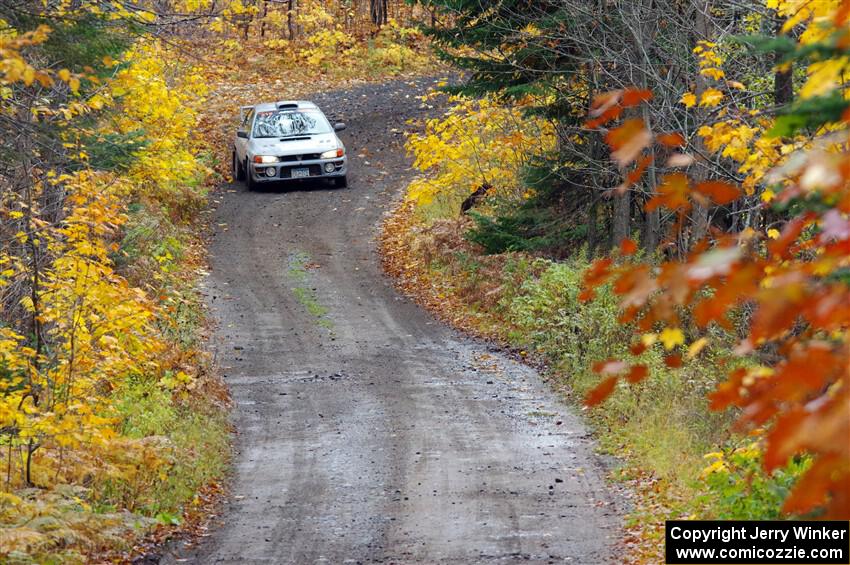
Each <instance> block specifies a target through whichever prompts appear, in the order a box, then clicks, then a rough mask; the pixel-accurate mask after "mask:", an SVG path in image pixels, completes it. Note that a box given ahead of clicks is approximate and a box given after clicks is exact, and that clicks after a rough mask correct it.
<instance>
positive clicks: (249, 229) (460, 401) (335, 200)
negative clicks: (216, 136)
mask: <svg viewBox="0 0 850 565" xmlns="http://www.w3.org/2000/svg"><path fill="white" fill-rule="evenodd" d="M430 82H431V81H426V80H420V81H417V82H416V83H413V82H405V81H398V82H391V83H386V84H383V85H373V86H362V87H356V88H353V89H349V90H346V91H339V92H329V93H326V94H324V95H320V96H315V97H314V99H315V100H316V102H318V103H319V105H320V106H322V107H323V108H324V109H325V110H326V112H327V113H328V114H329V115H331V116H332V119H333V118H337V119H341V120H344V121H346V122H347V123H348V126H349V127H348V129H347V130H346V131H345V132H343V134H342V137H343V139H344V140H345V142H346V144H347V146H348V152H349V155H350V156H351V161H352V168H353V171H352V175H351V182H350V188H348V189H330V188H325V187H321V186H312V187H299V188H297V189H292V190H288V191H284V190H282V189H278V190H272V191H264V192H257V193H249V192H247V191H246V190H245V188H244V187H243V186H242V185H232V186H227V187H224V188H223V190H222V195H221V203H220V205H219V207H218V210H217V212H216V226H217V228H216V232H217V233H216V234H215V236H214V239H213V242H212V247H211V263H212V269H211V275H210V277H209V279H208V286H207V289H206V293H207V295H208V297H207V298H208V301H209V304H210V305H211V307H212V310H213V312H214V315H215V318H216V321H217V324H218V331H217V335H216V339H215V342H214V344H213V345H214V348H215V349H216V351H217V358H218V361H219V363H220V364H221V365H222V366H223V367H224V368H225V370H224V373H225V375H226V381H227V383H228V384H229V386H230V388H231V390H232V393H233V397H234V400H235V404H236V409H235V423H236V427H237V429H238V437H237V440H236V448H237V450H238V452H237V455H236V458H235V470H234V478H233V489H232V496H231V499H230V500H229V501H228V504H227V506H226V511H225V513H224V515H223V516H222V517H221V520H220V524H218V525H217V527H216V528H215V529H213V530H212V535H211V536H210V537H207V538H205V540H204V542H203V543H201V544H200V545H199V546H198V547H196V548H191V549H186V548H183V549H180V550H177V551H176V554H175V555H171V556H170V557H168V558H166V559H165V560H164V561H165V562H174V561H176V560H177V559H181V560H186V562H193V563H203V564H207V563H239V564H247V563H297V564H301V563H305V564H307V563H334V564H336V563H400V564H401V563H463V564H467V563H491V562H494V563H514V562H535V563H563V562H570V563H580V564H583V565H586V564H598V563H607V562H610V561H613V560H614V558H613V557H612V551H613V550H612V549H611V546H612V544H613V541H614V540H615V539H616V536H617V527H618V519H617V517H616V516H615V512H614V510H613V505H612V504H611V499H610V494H608V493H607V491H606V487H605V485H604V483H603V480H602V478H601V477H602V471H601V470H600V466H599V463H598V461H597V460H596V459H595V457H594V456H593V454H592V445H591V444H590V442H589V440H588V438H587V433H586V430H585V429H584V428H583V426H582V425H581V423H580V422H579V420H578V419H577V417H576V416H574V415H572V414H571V413H570V411H569V409H568V408H566V407H565V406H564V405H563V404H562V403H561V402H560V401H559V400H558V399H557V397H556V395H555V394H553V393H552V392H550V391H549V389H548V387H547V385H546V384H545V383H543V382H542V381H541V379H540V377H539V376H538V375H537V374H536V373H535V372H534V371H533V370H531V369H529V368H528V367H526V366H523V365H521V364H518V363H517V362H515V361H512V360H510V359H509V358H507V357H505V356H503V355H501V354H500V353H498V352H497V351H495V350H493V349H492V348H490V347H489V346H488V345H486V344H483V343H480V342H476V341H474V340H471V339H468V338H465V337H463V336H460V335H458V334H456V333H455V332H453V331H452V330H450V329H449V328H447V327H445V326H443V325H441V324H440V323H438V322H436V321H435V320H434V319H433V318H431V317H430V316H429V315H428V314H427V313H425V312H424V311H423V310H421V309H419V308H418V307H417V306H416V305H414V304H412V303H411V302H410V301H409V300H407V299H405V298H404V297H402V296H400V295H399V294H398V293H397V292H396V291H395V290H394V289H393V287H392V284H391V282H390V281H389V280H387V279H386V278H385V277H384V276H383V275H382V273H381V271H380V266H379V261H378V258H377V255H376V250H375V248H376V245H375V236H376V234H377V231H378V225H379V223H380V220H381V218H382V216H383V214H384V213H385V212H386V211H387V210H388V209H389V208H390V206H391V204H392V202H393V200H394V199H395V198H396V196H397V195H398V193H399V190H400V189H401V188H402V186H403V185H404V183H405V181H406V180H408V179H409V178H410V176H411V174H412V173H411V172H410V170H409V168H408V167H409V162H408V161H407V159H406V158H405V157H404V151H403V148H402V144H403V136H402V135H401V132H402V131H403V130H405V129H406V127H407V126H406V125H405V121H406V120H407V119H409V118H422V117H427V116H430V115H434V114H435V110H433V109H432V110H429V109H427V108H423V107H422V103H421V101H420V100H418V99H417V98H416V97H417V96H418V95H420V94H421V93H422V92H423V91H424V89H425V88H427V86H429V85H430Z"/></svg>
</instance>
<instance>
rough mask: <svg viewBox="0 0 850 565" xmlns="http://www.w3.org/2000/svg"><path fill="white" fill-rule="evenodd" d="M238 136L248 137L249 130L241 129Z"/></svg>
mask: <svg viewBox="0 0 850 565" xmlns="http://www.w3.org/2000/svg"><path fill="white" fill-rule="evenodd" d="M236 137H241V138H243V139H248V132H247V131H245V130H244V129H240V130H238V131H237V132H236Z"/></svg>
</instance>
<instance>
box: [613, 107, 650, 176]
mask: <svg viewBox="0 0 850 565" xmlns="http://www.w3.org/2000/svg"><path fill="white" fill-rule="evenodd" d="M605 142H606V143H607V144H608V145H609V146H610V147H611V149H613V150H614V152H613V153H611V158H612V159H614V160H615V161H616V162H617V164H618V165H620V166H621V167H625V166H626V165H628V164H629V163H631V162H632V161H634V160H635V159H636V158H637V156H638V155H640V152H641V151H643V150H644V149H645V148H646V147H647V146H648V145H649V144H650V143H652V133H651V132H650V131H649V130H648V129H646V124H645V123H644V121H643V120H641V119H640V118H632V119H630V120H626V121H625V122H623V124H622V125H621V126H619V127H617V128H614V129H612V130H611V131H609V132H608V133H607V134H606V135H605Z"/></svg>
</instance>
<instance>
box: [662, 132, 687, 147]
mask: <svg viewBox="0 0 850 565" xmlns="http://www.w3.org/2000/svg"><path fill="white" fill-rule="evenodd" d="M655 140H656V141H658V143H660V144H661V145H663V146H664V147H670V148H676V147H684V146H685V145H686V144H687V142H686V141H685V137H684V136H683V135H682V134H681V133H678V132H673V133H662V134H659V135H657V136H656V137H655Z"/></svg>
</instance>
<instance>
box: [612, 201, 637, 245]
mask: <svg viewBox="0 0 850 565" xmlns="http://www.w3.org/2000/svg"><path fill="white" fill-rule="evenodd" d="M631 211H632V193H631V191H628V190H627V191H626V192H624V193H623V194H616V195H614V215H613V218H611V245H612V246H617V245H620V243H621V242H622V241H623V240H624V239H628V237H629V220H630V217H631Z"/></svg>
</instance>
